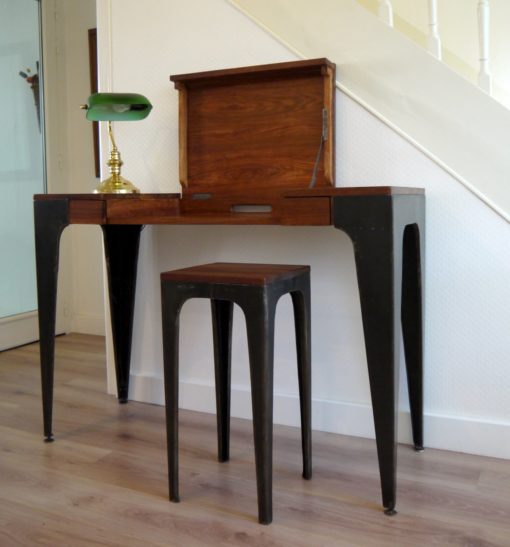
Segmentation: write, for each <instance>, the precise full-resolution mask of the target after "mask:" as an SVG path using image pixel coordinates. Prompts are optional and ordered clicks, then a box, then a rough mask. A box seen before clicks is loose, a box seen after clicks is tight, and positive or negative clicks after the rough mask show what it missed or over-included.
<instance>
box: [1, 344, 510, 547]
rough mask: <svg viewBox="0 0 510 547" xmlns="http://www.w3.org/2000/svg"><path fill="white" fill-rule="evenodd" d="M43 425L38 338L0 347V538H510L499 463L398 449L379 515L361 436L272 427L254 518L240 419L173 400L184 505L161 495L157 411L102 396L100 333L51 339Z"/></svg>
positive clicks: (47, 541) (437, 541)
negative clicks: (219, 423)
mask: <svg viewBox="0 0 510 547" xmlns="http://www.w3.org/2000/svg"><path fill="white" fill-rule="evenodd" d="M56 356H57V357H56V372H55V407H54V433H55V438H56V441H55V442H54V443H52V444H45V443H44V442H43V436H42V417H41V400H40V378H39V368H38V367H39V365H38V346H37V344H32V345H29V346H24V347H21V348H17V349H14V350H11V351H6V352H3V353H1V354H0V546H1V547H10V546H11V545H12V546H19V545H23V546H25V545H26V546H36V545H48V546H52V547H62V546H71V547H80V546H87V547H91V546H95V545H102V546H120V545H122V546H136V547H138V546H152V545H158V546H162V545H165V546H167V545H170V546H183V547H184V546H185V547H192V546H195V545H196V546H199V545H200V546H204V545H207V546H214V545H227V546H241V545H242V546H245V545H246V546H289V545H291V546H293V547H305V546H306V547H310V546H330V545H334V546H337V545H338V546H343V545H346V546H363V547H365V546H377V547H379V546H391V547H395V546H398V547H400V546H406V547H407V546H422V545H423V546H425V545H426V546H432V545H438V546H449V545H463V546H490V545H497V546H510V462H508V461H505V460H496V459H491V458H481V457H477V456H468V455H464V454H458V453H453V452H444V451H438V450H432V449H428V450H425V452H423V453H421V454H417V453H415V452H414V451H413V450H412V449H411V448H410V447H407V446H401V447H399V468H398V502H397V509H398V511H399V512H398V514H397V515H395V516H394V517H388V516H385V515H384V514H383V513H382V510H381V505H380V488H379V477H378V468H377V458H376V453H375V443H374V441H371V440H366V439H358V438H354V437H344V436H339V435H333V434H328V433H320V432H314V439H313V450H314V453H313V458H314V475H313V479H312V480H311V481H304V480H303V479H302V478H301V455H300V438H299V430H298V429H295V428H290V427H282V426H276V427H275V432H274V443H275V450H274V494H273V495H274V522H273V524H271V525H270V526H262V525H259V524H258V523H257V500H256V485H255V466H254V462H253V459H254V457H253V444H252V430H251V423H250V422H249V421H246V420H239V419H233V420H232V432H231V437H232V439H231V460H230V461H229V462H227V463H222V464H220V463H218V462H217V460H216V437H215V417H214V416H212V415H208V414H200V413H196V412H189V411H181V418H180V425H181V437H180V438H181V450H180V458H181V462H180V470H181V477H180V485H181V503H179V504H174V503H170V502H169V501H168V499H167V470H166V452H165V450H166V449H165V428H164V414H163V408H162V407H159V406H154V405H148V404H141V403H135V402H130V403H129V404H127V405H119V404H117V402H116V400H115V399H114V398H113V397H111V396H108V395H106V394H105V385H106V380H105V355H104V340H103V339H102V338H100V337H94V336H85V335H69V336H64V337H60V338H58V339H57V345H56Z"/></svg>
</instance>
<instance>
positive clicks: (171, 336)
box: [161, 283, 182, 502]
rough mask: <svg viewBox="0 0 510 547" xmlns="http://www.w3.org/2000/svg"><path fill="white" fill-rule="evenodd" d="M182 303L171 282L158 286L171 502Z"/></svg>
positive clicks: (175, 496) (175, 485) (175, 483)
mask: <svg viewBox="0 0 510 547" xmlns="http://www.w3.org/2000/svg"><path fill="white" fill-rule="evenodd" d="M181 305H182V303H181V302H180V301H179V300H178V299H177V298H176V296H175V289H174V288H173V286H172V284H171V283H162V284H161V312H162V323H163V325H162V326H163V372H164V378H165V412H166V435H167V456H168V486H169V495H170V500H171V501H174V502H178V501H179V314H180V309H181Z"/></svg>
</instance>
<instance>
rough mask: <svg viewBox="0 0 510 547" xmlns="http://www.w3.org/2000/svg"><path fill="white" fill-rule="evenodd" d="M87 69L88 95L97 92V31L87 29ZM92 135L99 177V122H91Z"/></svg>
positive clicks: (95, 164)
mask: <svg viewBox="0 0 510 547" xmlns="http://www.w3.org/2000/svg"><path fill="white" fill-rule="evenodd" d="M88 33H89V67H90V93H91V94H92V93H97V91H98V74H97V29H95V28H89V31H88ZM92 135H93V139H94V169H95V173H96V177H97V178H99V177H100V176H101V166H100V158H99V122H92Z"/></svg>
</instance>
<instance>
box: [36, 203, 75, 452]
mask: <svg viewBox="0 0 510 547" xmlns="http://www.w3.org/2000/svg"><path fill="white" fill-rule="evenodd" d="M68 224H69V216H68V202H67V200H53V201H42V200H41V201H35V202H34V226H35V262H36V269H37V299H38V306H39V351H40V355H41V387H42V401H43V421H44V437H45V441H46V442H51V441H53V433H52V411H53V370H54V362H55V319H56V309H57V278H58V262H59V244H60V236H61V234H62V231H63V230H64V228H65V227H66V226H67V225H68Z"/></svg>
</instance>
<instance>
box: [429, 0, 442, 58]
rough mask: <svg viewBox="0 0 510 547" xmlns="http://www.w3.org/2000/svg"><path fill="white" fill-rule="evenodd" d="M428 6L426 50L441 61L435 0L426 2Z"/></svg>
mask: <svg viewBox="0 0 510 547" xmlns="http://www.w3.org/2000/svg"><path fill="white" fill-rule="evenodd" d="M428 4H429V36H428V40H427V49H428V50H429V52H430V53H431V54H432V55H434V57H436V58H437V59H439V60H441V39H440V38H439V27H438V24H437V0H428Z"/></svg>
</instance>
